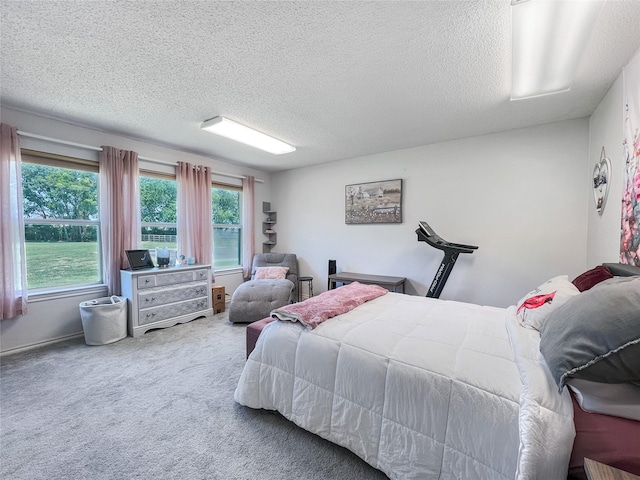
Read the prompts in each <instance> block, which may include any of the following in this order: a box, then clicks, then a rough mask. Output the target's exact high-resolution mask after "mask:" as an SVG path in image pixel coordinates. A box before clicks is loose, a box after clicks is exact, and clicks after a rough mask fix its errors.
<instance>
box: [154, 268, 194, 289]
mask: <svg viewBox="0 0 640 480" xmlns="http://www.w3.org/2000/svg"><path fill="white" fill-rule="evenodd" d="M194 273H195V272H194V271H193V270H187V271H185V272H170V273H158V274H156V285H157V286H161V285H173V284H174V283H186V282H193V280H194V279H195V278H194Z"/></svg>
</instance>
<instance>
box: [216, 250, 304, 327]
mask: <svg viewBox="0 0 640 480" xmlns="http://www.w3.org/2000/svg"><path fill="white" fill-rule="evenodd" d="M258 267H289V271H288V272H287V276H286V278H285V279H269V280H267V279H261V280H256V279H255V276H256V269H257V268H258ZM297 291H298V258H297V257H296V255H295V254H293V253H260V254H258V255H256V256H254V257H253V265H252V267H251V280H249V281H248V282H244V283H243V284H241V285H240V286H239V287H238V288H237V289H236V291H235V292H233V295H232V297H231V304H230V305H229V321H230V322H232V323H251V322H255V321H257V320H261V319H263V318H265V317H268V316H269V314H270V313H271V311H272V310H275V309H276V308H280V307H283V306H285V305H288V304H290V303H293V301H294V299H295V298H297Z"/></svg>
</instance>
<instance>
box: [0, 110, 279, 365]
mask: <svg viewBox="0 0 640 480" xmlns="http://www.w3.org/2000/svg"><path fill="white" fill-rule="evenodd" d="M2 122H3V123H6V124H8V125H11V126H12V127H17V128H18V129H19V130H23V131H26V132H29V133H35V134H38V135H44V136H47V137H52V138H57V139H61V140H66V141H70V142H76V143H80V144H83V145H93V146H101V145H110V146H114V147H118V148H123V149H129V150H134V151H136V152H138V154H139V155H141V156H144V157H148V158H152V159H156V160H161V161H165V162H177V161H179V160H180V161H186V162H190V163H193V164H198V165H209V166H211V167H213V169H214V170H216V171H220V172H225V173H231V174H236V175H253V176H255V177H256V178H259V179H262V180H264V183H256V187H255V197H256V198H255V209H256V212H261V211H262V202H263V201H268V200H269V194H270V174H268V173H265V172H262V171H258V170H253V169H249V168H245V167H240V166H237V165H233V164H229V163H226V162H222V161H220V160H216V159H212V158H207V157H204V156H200V155H194V154H190V153H185V152H181V151H177V150H173V149H170V148H166V147H162V146H159V145H154V144H150V143H146V142H142V141H139V140H134V139H131V138H127V137H123V136H119V135H114V134H110V133H107V132H102V131H99V130H93V129H89V128H83V127H79V126H75V125H70V124H68V123H64V122H60V121H56V120H53V119H49V118H44V117H40V116H36V115H32V114H29V113H25V112H19V111H16V110H12V109H7V108H3V109H2ZM21 146H22V147H23V148H29V149H34V150H41V151H47V152H51V153H57V154H60V155H69V156H74V157H78V158H86V159H89V160H96V159H97V155H98V154H97V152H95V151H92V150H87V149H83V148H77V147H69V146H64V145H59V144H55V143H51V142H46V141H41V140H34V139H30V138H27V137H21ZM140 164H141V167H143V168H146V169H151V170H156V171H161V172H166V173H174V172H175V169H174V168H173V167H170V166H166V165H159V164H156V163H150V162H143V161H141V162H140ZM215 179H217V180H220V181H223V182H226V183H234V182H235V183H236V184H240V182H241V181H240V180H237V179H236V180H234V179H232V178H229V177H216V178H215ZM261 225H262V224H261V218H260V215H256V224H255V231H256V238H255V240H256V243H257V244H258V245H261V243H262V234H261ZM241 282H242V273H241V272H239V271H237V270H236V271H232V272H222V273H219V272H217V273H216V284H217V285H224V286H225V290H226V292H227V293H230V292H232V291H233V290H234V289H235V288H236V287H237V285H239V284H240V283H241ZM104 295H106V289H105V288H92V289H91V290H89V291H77V292H74V293H71V294H65V295H39V296H31V297H30V300H29V306H28V314H27V315H25V316H22V317H17V318H14V319H7V320H2V322H0V351H1V352H3V353H4V352H7V351H10V350H14V349H19V348H22V347H26V346H31V345H35V344H40V343H46V342H49V341H53V340H58V339H63V338H66V337H70V336H74V335H81V334H82V322H81V319H80V311H79V308H78V305H79V303H80V302H83V301H85V300H90V299H92V298H97V297H101V296H104Z"/></svg>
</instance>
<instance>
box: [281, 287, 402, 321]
mask: <svg viewBox="0 0 640 480" xmlns="http://www.w3.org/2000/svg"><path fill="white" fill-rule="evenodd" d="M387 293H389V292H388V290H386V289H385V288H382V287H380V286H378V285H363V284H361V283H359V282H353V283H350V284H348V285H344V286H342V287H340V288H336V289H335V290H329V291H327V292H324V293H321V294H320V295H318V296H316V297H311V298H309V299H308V300H305V301H304V302H300V303H294V304H292V305H287V306H285V307H282V308H278V309H276V310H274V311H273V312H271V316H272V317H274V318H277V319H278V320H285V321H291V322H300V323H301V324H303V325H305V326H306V327H307V328H312V329H313V328H316V327H317V326H318V325H320V324H321V323H322V322H324V321H325V320H327V319H328V318H332V317H335V316H336V315H341V314H343V313H347V312H349V311H351V310H353V309H354V308H356V307H357V306H359V305H362V304H363V303H365V302H368V301H369V300H373V299H374V298H378V297H381V296H382V295H386V294H387Z"/></svg>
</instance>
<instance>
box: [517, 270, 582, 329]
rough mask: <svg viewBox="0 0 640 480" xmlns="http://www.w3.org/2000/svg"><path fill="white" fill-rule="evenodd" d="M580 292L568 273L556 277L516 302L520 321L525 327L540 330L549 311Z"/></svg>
mask: <svg viewBox="0 0 640 480" xmlns="http://www.w3.org/2000/svg"><path fill="white" fill-rule="evenodd" d="M579 293H580V290H578V289H577V288H576V286H575V285H574V284H573V283H571V282H570V281H569V277H568V276H567V275H560V276H558V277H554V278H552V279H551V280H548V281H546V282H545V283H543V284H542V285H540V286H539V287H538V288H536V289H535V290H532V291H531V292H529V293H527V294H526V295H525V296H524V297H522V298H521V299H520V300H519V301H518V303H517V304H516V316H517V317H518V321H519V322H520V325H522V326H523V327H527V328H533V329H534V330H538V331H539V330H540V329H541V328H542V325H543V324H544V321H545V319H546V317H547V315H549V313H551V312H552V311H553V310H555V309H556V308H558V307H559V306H560V305H562V304H563V303H565V302H566V301H567V300H569V299H570V298H571V297H573V296H574V295H578V294H579Z"/></svg>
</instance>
